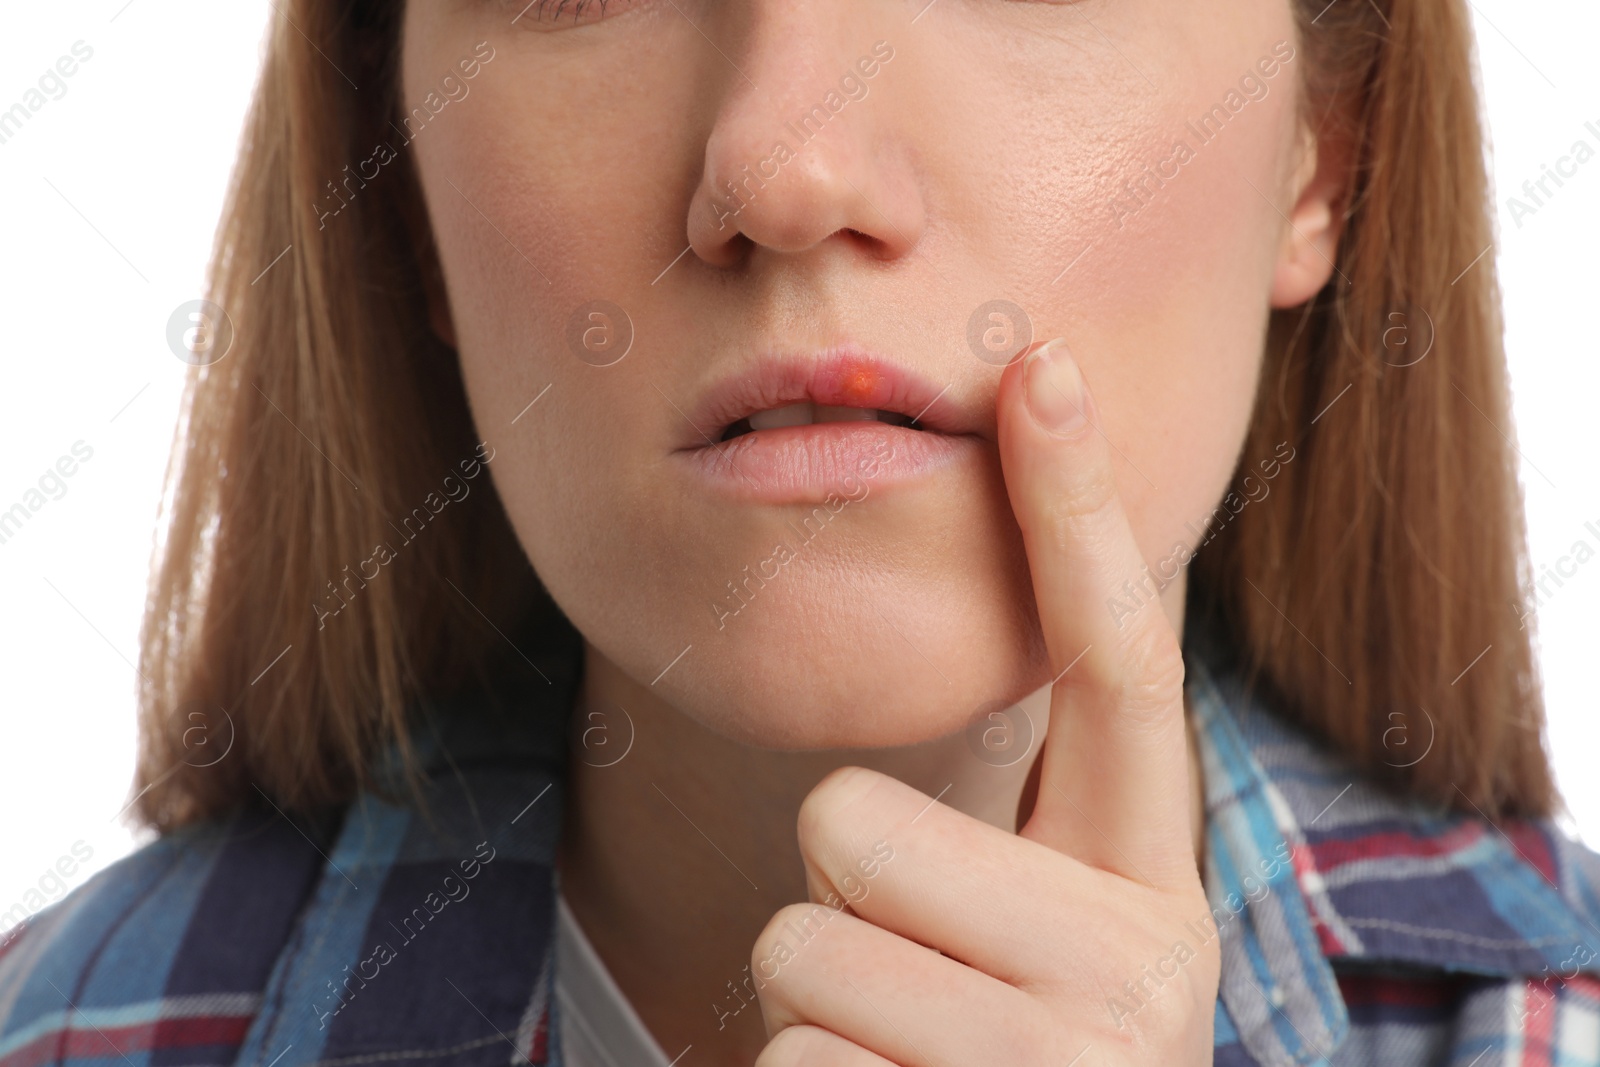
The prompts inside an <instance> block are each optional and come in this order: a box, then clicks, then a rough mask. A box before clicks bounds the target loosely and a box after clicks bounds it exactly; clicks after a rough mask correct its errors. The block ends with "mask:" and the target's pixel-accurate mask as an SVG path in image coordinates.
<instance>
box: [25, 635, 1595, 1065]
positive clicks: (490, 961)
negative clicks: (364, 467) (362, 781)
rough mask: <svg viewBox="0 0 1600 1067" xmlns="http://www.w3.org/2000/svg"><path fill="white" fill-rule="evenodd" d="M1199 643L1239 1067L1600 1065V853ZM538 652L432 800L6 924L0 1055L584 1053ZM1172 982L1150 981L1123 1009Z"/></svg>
mask: <svg viewBox="0 0 1600 1067" xmlns="http://www.w3.org/2000/svg"><path fill="white" fill-rule="evenodd" d="M1186 658H1187V660H1188V665H1189V681H1188V687H1189V700H1190V705H1191V708H1192V710H1193V714H1194V716H1195V720H1196V725H1197V726H1198V733H1199V737H1200V748H1201V753H1202V758H1203V761H1204V766H1205V778H1206V824H1207V844H1206V865H1205V872H1204V880H1205V885H1206V891H1207V895H1208V898H1209V902H1210V905H1211V914H1210V915H1209V916H1197V917H1196V922H1194V923H1192V924H1191V931H1192V936H1193V937H1194V938H1195V939H1197V940H1204V939H1206V938H1210V937H1218V938H1220V939H1221V951H1222V961H1223V965H1222V983H1221V988H1220V990H1219V994H1218V998H1217V1006H1216V1051H1215V1062H1216V1063H1218V1064H1225V1065H1248V1064H1284V1065H1288V1064H1297V1065H1299V1064H1340V1065H1344V1064H1397V1065H1398V1064H1429V1065H1434V1064H1450V1065H1458V1067H1491V1065H1511V1064H1517V1065H1535V1064H1551V1065H1563V1067H1578V1065H1600V977H1597V975H1600V948H1597V946H1600V929H1597V927H1596V919H1597V916H1600V894H1597V887H1600V858H1597V857H1596V856H1595V855H1594V854H1593V853H1590V852H1589V851H1587V850H1585V849H1583V848H1582V847H1581V846H1579V845H1577V844H1575V843H1574V842H1572V841H1571V840H1569V839H1567V838H1566V837H1564V836H1563V835H1562V834H1561V833H1560V832H1559V831H1557V830H1556V829H1555V828H1554V827H1553V826H1551V825H1549V824H1546V823H1533V822H1523V823H1516V824H1502V825H1499V826H1496V825H1494V824H1491V823H1490V822H1488V821H1486V820H1484V819H1481V818H1477V817H1475V816H1472V815H1460V814H1451V813H1446V812H1437V811H1430V810H1427V809H1425V808H1422V807H1420V806H1419V805H1417V804H1415V803H1413V802H1409V801H1405V800H1401V799H1398V798H1396V797H1393V796H1391V795H1389V794H1388V793H1386V792H1384V791H1383V790H1382V789H1380V788H1378V787H1377V786H1376V785H1374V784H1373V783H1372V782H1370V781H1368V780H1366V779H1364V778H1363V777H1362V776H1361V775H1360V774H1357V773H1355V772H1353V771H1351V770H1349V769H1347V768H1346V767H1345V766H1344V765H1343V764H1342V763H1341V762H1340V761H1339V760H1337V759H1336V758H1333V757H1332V756H1330V755H1329V754H1328V753H1327V752H1326V751H1325V750H1323V749H1321V748H1320V747H1318V746H1317V745H1316V744H1314V743H1313V742H1311V741H1310V740H1308V739H1307V738H1306V737H1305V736H1304V735H1302V734H1300V733H1298V732H1297V731H1296V730H1294V729H1292V728H1291V727H1289V726H1288V725H1286V724H1285V723H1284V722H1283V721H1282V720H1281V719H1279V718H1277V717H1275V716H1274V715H1273V714H1271V712H1270V710H1269V709H1267V708H1266V707H1264V706H1262V704H1261V703H1260V702H1259V701H1258V700H1257V699H1256V698H1255V697H1254V696H1252V695H1251V694H1250V693H1248V692H1247V691H1245V689H1244V688H1243V687H1242V686H1241V685H1240V683H1239V681H1238V679H1237V678H1236V677H1234V676H1233V675H1232V674H1230V673H1228V672H1226V671H1223V670H1220V669H1218V670H1215V671H1214V670H1213V669H1212V665H1211V664H1210V663H1208V661H1207V659H1206V658H1205V657H1203V656H1201V655H1199V654H1198V653H1197V652H1196V651H1195V649H1194V647H1193V646H1192V645H1191V647H1190V648H1189V649H1188V650H1186ZM539 666H540V668H541V669H542V670H543V672H544V675H545V676H546V677H548V679H549V681H548V683H547V682H545V681H543V680H539V681H534V682H532V683H530V684H531V685H532V686H533V688H531V689H517V690H515V691H510V690H508V691H506V692H502V693H499V694H496V695H495V696H496V698H495V699H490V698H488V697H484V696H480V697H478V698H475V699H474V700H472V701H467V702H464V703H460V704H457V705H455V706H448V707H443V708H439V709H435V710H436V712H437V714H435V715H434V716H433V717H432V718H431V719H429V720H428V721H431V722H437V723H448V724H449V726H448V733H445V732H444V731H443V729H442V728H441V730H439V731H434V732H431V733H428V734H427V735H426V736H425V737H423V738H422V739H421V741H422V745H421V747H422V749H423V751H424V752H425V753H429V754H430V757H429V758H430V765H431V766H433V767H434V773H433V774H432V776H431V778H430V784H429V786H428V788H427V793H426V810H418V809H416V808H415V807H413V806H411V805H409V804H402V803H400V802H399V801H398V800H397V799H394V796H397V794H395V795H394V796H390V797H389V798H387V799H386V797H385V796H383V795H379V794H378V793H376V792H374V793H369V794H366V795H363V796H362V797H360V798H359V799H358V800H357V801H356V802H355V803H353V804H351V805H350V806H349V807H348V808H347V809H346V810H345V811H343V812H337V813H331V814H330V815H329V816H328V817H326V818H324V819H320V820H316V819H309V820H308V819H295V820H293V821H291V820H290V819H289V818H287V817H286V816H284V815H283V814H282V813H281V812H278V811H277V810H275V809H273V808H272V807H271V806H270V804H267V803H263V804H262V805H261V807H260V809H259V810H250V811H246V812H241V813H240V814H239V815H238V816H237V817H235V818H233V819H231V820H228V821H226V822H222V823H217V824H208V825H204V826H197V827H194V828H191V829H186V830H183V831H181V832H177V833H174V834H171V835H169V836H167V837H165V838H163V839H161V840H158V841H156V842H154V843H153V844H151V845H149V846H147V847H145V848H143V849H141V850H140V851H138V852H136V853H135V854H133V855H132V856H129V857H127V858H126V859H123V860H122V861H120V862H118V863H117V864H115V865H113V866H112V867H110V868H108V869H107V870H105V871H103V872H101V873H100V874H99V875H97V876H96V877H94V878H93V879H91V880H90V881H89V882H88V883H86V884H85V885H84V886H82V887H80V888H79V889H78V890H76V891H75V892H73V893H72V894H70V895H69V896H68V897H67V898H65V899H64V900H62V901H60V902H59V903H57V904H56V905H54V906H52V907H51V908H49V909H47V910H45V911H43V912H41V913H39V914H37V915H35V916H33V917H32V918H30V919H29V920H27V921H26V922H25V923H23V924H22V925H21V926H19V927H18V928H17V929H15V930H13V931H11V933H10V934H9V935H8V936H6V938H5V941H4V943H3V946H0V1067H36V1065H41V1064H47V1063H48V1064H59V1065H71V1067H199V1065H203V1064H236V1065H239V1067H313V1065H315V1067H383V1065H393V1067H401V1065H406V1067H476V1065H505V1064H515V1063H533V1064H544V1065H552V1067H554V1065H559V1064H560V1063H561V1051H560V1046H561V1041H560V1032H559V1031H560V1019H559V1017H557V1016H554V1015H553V1014H552V999H553V998H552V997H551V995H550V990H551V984H552V978H553V975H552V965H553V958H554V955H555V953H554V952H553V944H552V933H553V930H554V876H555V875H554V863H553V858H554V854H555V845H556V841H557V835H558V831H559V827H560V826H561V807H562V791H561V779H562V769H563V766H564V752H565V747H566V742H565V728H566V719H567V712H568V709H570V707H571V701H572V698H573V695H574V692H575V679H574V671H573V669H572V667H571V658H570V657H566V658H556V657H551V658H548V659H546V660H544V661H543V662H541V663H540V664H539ZM1160 981H1161V979H1160V976H1159V975H1151V976H1147V977H1146V979H1145V980H1143V981H1142V982H1141V983H1139V984H1137V985H1136V984H1134V983H1130V984H1129V985H1128V986H1127V987H1126V988H1125V990H1124V991H1123V993H1122V994H1121V996H1120V997H1119V998H1116V999H1117V1000H1118V1001H1119V1002H1120V1005H1121V1008H1120V1010H1132V1009H1135V1008H1137V1006H1138V1004H1139V1003H1140V1002H1142V1001H1143V1000H1147V999H1149V998H1151V997H1156V996H1159V995H1160V989H1159V985H1160ZM1108 1007H1109V1008H1111V1010H1112V1011H1113V1013H1114V1014H1115V1012H1116V1011H1117V1010H1119V1008H1118V1007H1117V1006H1116V1004H1112V1005H1108ZM974 1025H981V1023H980V1022H976V1021H975V1023H974Z"/></svg>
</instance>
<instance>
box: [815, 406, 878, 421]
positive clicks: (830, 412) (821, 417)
mask: <svg viewBox="0 0 1600 1067" xmlns="http://www.w3.org/2000/svg"><path fill="white" fill-rule="evenodd" d="M877 417H878V413H877V411H875V410H874V409H872V408H846V407H832V406H829V405H827V404H818V405H817V419H816V421H818V422H872V421H874V420H876V419H877Z"/></svg>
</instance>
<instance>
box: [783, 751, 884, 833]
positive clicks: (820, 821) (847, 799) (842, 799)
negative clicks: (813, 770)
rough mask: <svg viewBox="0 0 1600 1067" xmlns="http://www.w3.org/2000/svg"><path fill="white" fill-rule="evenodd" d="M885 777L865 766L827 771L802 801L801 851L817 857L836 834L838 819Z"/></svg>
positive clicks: (799, 819)
mask: <svg viewBox="0 0 1600 1067" xmlns="http://www.w3.org/2000/svg"><path fill="white" fill-rule="evenodd" d="M881 777H882V776H881V775H879V774H878V773H877V772H875V771H870V770H867V769H866V768H865V767H840V768H838V769H836V770H833V771H830V772H828V774H827V776H826V777H824V778H823V779H822V781H820V782H818V783H817V784H816V785H815V786H814V787H813V788H812V790H811V792H809V793H807V794H806V798H805V799H804V800H802V801H801V802H800V813H799V815H798V816H796V819H795V832H796V834H797V835H798V836H799V838H800V848H801V851H802V852H805V853H806V854H808V855H817V854H818V853H820V852H821V851H822V846H823V845H824V844H825V843H826V842H827V841H828V840H829V839H830V837H831V836H832V835H833V834H834V833H835V832H836V827H837V826H838V823H839V817H840V816H841V815H842V814H843V813H844V812H845V811H847V810H849V809H850V808H851V807H852V806H854V805H855V804H857V803H858V802H859V801H860V800H861V799H862V798H863V797H865V796H866V795H867V794H868V793H870V792H872V790H873V789H874V788H876V786H877V784H878V780H879V779H880V778H881Z"/></svg>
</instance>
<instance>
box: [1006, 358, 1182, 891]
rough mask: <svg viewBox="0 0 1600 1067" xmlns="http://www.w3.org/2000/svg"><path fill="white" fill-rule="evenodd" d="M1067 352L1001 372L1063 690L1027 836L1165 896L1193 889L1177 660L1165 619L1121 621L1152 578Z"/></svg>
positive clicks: (1055, 701)
mask: <svg viewBox="0 0 1600 1067" xmlns="http://www.w3.org/2000/svg"><path fill="white" fill-rule="evenodd" d="M1082 383H1083V378H1082V375H1081V373H1080V372H1079V370H1078V368H1077V363H1076V361H1075V360H1074V359H1073V358H1072V355H1071V354H1070V353H1069V352H1068V350H1067V347H1066V344H1065V343H1064V342H1062V341H1060V340H1059V339H1058V340H1056V341H1050V342H1047V343H1046V344H1044V345H1041V346H1040V347H1039V348H1037V349H1035V350H1033V351H1032V352H1030V353H1029V354H1028V356H1027V357H1026V358H1024V359H1023V360H1022V361H1021V362H1020V364H1013V365H1011V366H1010V367H1008V368H1006V371H1005V374H1004V376H1003V377H1002V378H1001V382H1000V393H999V399H998V408H997V416H998V420H999V434H1000V438H999V439H1000V458H1001V465H1002V467H1003V468H1004V471H1005V478H1006V488H1007V492H1008V493H1009V495H1010V498H1011V507H1012V510H1013V511H1014V512H1015V513H1016V518H1017V523H1018V525H1020V526H1021V528H1022V536H1023V543H1024V544H1025V546H1026V548H1027V552H1028V565H1029V568H1030V570H1031V571H1032V574H1033V590H1034V598H1035V600H1036V601H1037V604H1038V611H1039V619H1040V622H1041V624H1042V626H1043V629H1044V638H1045V643H1046V645H1047V646H1048V647H1049V650H1050V660H1051V663H1052V670H1053V671H1054V672H1055V674H1056V679H1055V682H1054V684H1053V685H1052V687H1051V698H1050V730H1049V733H1048V735H1047V737H1046V739H1045V746H1044V752H1043V753H1042V755H1041V757H1040V758H1041V759H1042V760H1043V766H1042V768H1041V771H1040V779H1039V791H1038V799H1037V802H1036V804H1035V807H1034V810H1033V814H1032V816H1031V817H1030V818H1029V820H1028V822H1027V824H1026V825H1025V826H1024V827H1023V828H1022V830H1021V831H1020V833H1022V834H1023V835H1024V836H1026V837H1030V838H1032V839H1034V840H1037V841H1041V842H1043V843H1045V844H1048V845H1050V846H1051V847H1053V848H1057V849H1059V850H1061V851H1063V852H1066V853H1068V854H1070V855H1072V856H1074V857H1076V858H1077V859H1079V860H1082V861H1083V862H1085V863H1089V864H1092V865H1094V866H1096V867H1100V868H1102V869H1104V870H1108V871H1112V872H1115V873H1118V874H1121V875H1123V876H1124V877H1127V878H1131V879H1136V880H1138V881H1141V882H1147V883H1150V884H1152V885H1155V886H1157V887H1165V886H1176V885H1188V884H1192V883H1193V882H1194V880H1195V878H1196V870H1195V860H1194V851H1193V847H1192V844H1191V841H1190V820H1189V803H1190V799H1189V798H1190V789H1189V761H1188V747H1187V738H1186V736H1185V732H1184V720H1183V674H1184V667H1183V657H1182V652H1181V647H1180V645H1179V642H1178V638H1177V634H1176V633H1175V632H1174V630H1173V628H1172V624H1171V623H1170V622H1169V621H1168V619H1167V616H1166V614H1165V612H1163V611H1162V610H1161V608H1160V606H1159V605H1153V604H1152V605H1147V606H1145V607H1143V608H1141V609H1140V610H1138V611H1135V612H1133V613H1131V614H1127V613H1124V614H1120V615H1114V614H1113V612H1112V611H1111V610H1110V605H1111V604H1112V603H1113V602H1114V601H1117V600H1120V599H1121V595H1122V593H1123V583H1124V582H1127V581H1129V580H1130V579H1135V578H1138V577H1140V576H1142V575H1143V573H1144V571H1145V570H1146V565H1145V561H1144V558H1143V556H1142V555H1141V553H1140V551H1139V547H1138V544H1137V543H1136V541H1135V540H1134V536H1133V531H1132V529H1131V527H1130V526H1129V524H1128V518H1127V515H1126V513H1125V511H1124V510H1123V506H1122V500H1121V497H1120V495H1119V494H1118V492H1117V485H1116V478H1115V476H1114V472H1113V470H1112V466H1111V457H1110V447H1109V444H1108V442H1107V441H1106V439H1105V436H1104V435H1103V433H1102V432H1101V427H1100V425H1099V417H1098V413H1097V412H1096V410H1095V405H1094V402H1093V400H1092V398H1091V396H1090V394H1089V393H1088V390H1087V389H1086V388H1085V387H1084V386H1083V384H1082Z"/></svg>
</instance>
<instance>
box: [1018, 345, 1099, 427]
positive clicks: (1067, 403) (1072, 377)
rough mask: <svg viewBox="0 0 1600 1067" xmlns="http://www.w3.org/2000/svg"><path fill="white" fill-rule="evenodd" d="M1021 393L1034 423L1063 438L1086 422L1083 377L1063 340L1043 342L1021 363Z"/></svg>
mask: <svg viewBox="0 0 1600 1067" xmlns="http://www.w3.org/2000/svg"><path fill="white" fill-rule="evenodd" d="M1022 384H1023V387H1024V388H1023V392H1024V393H1025V394H1026V395H1027V400H1028V411H1029V412H1030V413H1032V415H1033V418H1034V421H1036V422H1037V423H1038V424H1039V425H1040V426H1042V427H1044V428H1045V429H1046V430H1048V431H1050V432H1051V433H1054V434H1061V435H1063V436H1065V435H1067V434H1071V433H1074V432H1076V431H1077V430H1078V429H1079V428H1080V427H1082V426H1083V424H1084V423H1086V422H1087V421H1088V416H1086V415H1085V414H1084V396H1083V376H1082V375H1081V374H1079V373H1078V363H1077V360H1075V359H1073V358H1072V353H1071V352H1068V351H1067V342H1066V339H1065V338H1062V337H1057V338H1056V339H1055V340H1053V341H1046V342H1045V343H1044V344H1042V345H1040V346H1039V347H1038V348H1036V349H1034V350H1033V351H1032V352H1029V353H1028V356H1027V358H1026V359H1024V360H1023V361H1022Z"/></svg>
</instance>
